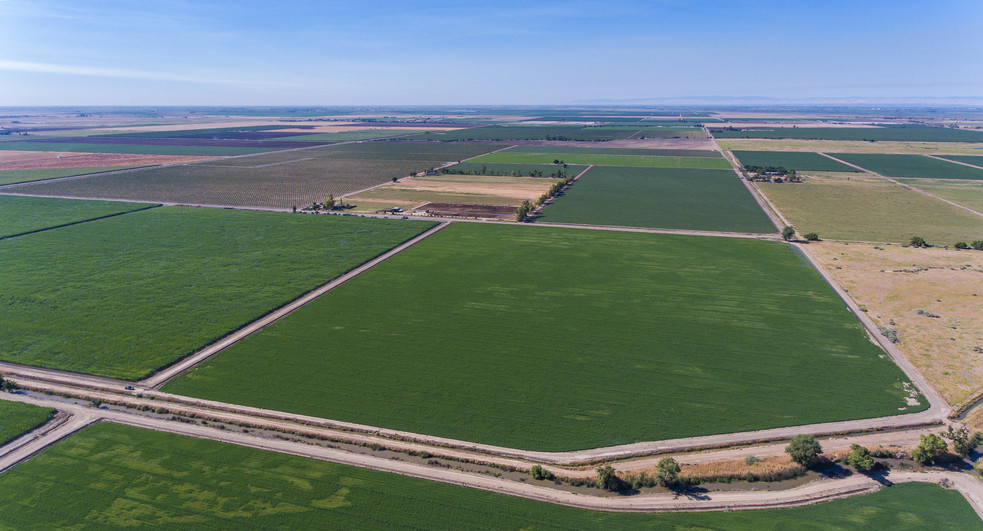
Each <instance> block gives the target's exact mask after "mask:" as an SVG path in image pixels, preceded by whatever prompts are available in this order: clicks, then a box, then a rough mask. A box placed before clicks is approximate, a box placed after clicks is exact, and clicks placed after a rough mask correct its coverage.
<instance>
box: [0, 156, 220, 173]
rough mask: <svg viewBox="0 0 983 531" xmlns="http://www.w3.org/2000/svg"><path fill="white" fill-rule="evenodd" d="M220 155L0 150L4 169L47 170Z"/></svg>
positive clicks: (170, 162) (139, 163) (0, 166)
mask: <svg viewBox="0 0 983 531" xmlns="http://www.w3.org/2000/svg"><path fill="white" fill-rule="evenodd" d="M214 158H217V157H198V156H184V155H135V154H129V153H68V152H58V151H0V170H46V169H54V168H94V167H98V166H150V165H154V164H179V163H182V162H193V161H196V160H208V159H214Z"/></svg>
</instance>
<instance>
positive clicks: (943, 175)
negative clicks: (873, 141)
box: [830, 153, 983, 180]
mask: <svg viewBox="0 0 983 531" xmlns="http://www.w3.org/2000/svg"><path fill="white" fill-rule="evenodd" d="M830 155H831V156H833V157H836V158H838V159H840V160H843V161H846V162H849V163H850V164H856V165H857V166H860V167H862V168H866V169H867V170H869V171H872V172H875V173H879V174H881V175H884V176H886V177H907V178H916V179H917V178H923V179H958V180H983V169H981V168H971V167H969V166H964V165H962V164H956V163H955V162H951V161H948V160H940V159H935V158H932V157H926V156H924V155H895V154H884V153H830Z"/></svg>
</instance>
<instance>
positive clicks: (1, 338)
mask: <svg viewBox="0 0 983 531" xmlns="http://www.w3.org/2000/svg"><path fill="white" fill-rule="evenodd" d="M429 226H430V223H426V222H400V221H395V220H383V219H360V218H344V217H335V216H313V215H301V214H280V213H269V212H255V211H239V210H236V211H232V210H223V209H198V208H184V207H160V208H153V209H150V210H144V211H141V212H135V213H132V214H127V215H125V216H116V217H111V218H106V219H101V220H98V221H92V222H89V223H81V224H77V225H72V226H68V227H63V228H60V229H57V230H51V231H45V232H39V233H35V234H30V235H26V236H21V237H17V238H10V239H6V240H2V241H0V263H3V268H2V269H0V286H3V290H2V292H0V315H3V334H0V359H3V360H4V361H12V362H16V363H24V364H28V365H36V366H41V367H49V368H54V369H62V370H68V371H74V372H84V373H90V374H97V375H101V376H109V377H114V378H126V379H137V378H140V377H143V376H146V375H147V374H149V373H151V372H153V371H154V370H156V369H159V368H162V367H164V366H166V365H168V364H170V363H172V362H174V361H176V360H177V359H179V358H181V357H182V356H185V355H187V354H190V353H191V352H193V351H195V350H197V349H199V348H201V347H203V346H205V345H206V344H208V343H210V342H212V341H214V340H216V339H218V338H220V337H222V336H224V335H226V334H227V333H229V332H231V331H233V330H235V329H237V328H239V327H241V326H243V325H245V324H247V323H249V322H251V321H253V320H255V319H256V318H258V317H260V316H262V315H264V314H266V313H268V312H269V311H271V310H273V309H274V308H277V307H279V306H281V305H283V304H285V303H287V302H289V301H291V300H293V299H294V298H296V297H298V296H300V295H302V294H303V293H305V292H307V291H309V290H311V289H314V288H315V287H317V286H319V285H321V284H323V283H325V282H327V281H328V280H330V279H332V278H334V277H336V276H338V275H339V274H341V273H343V272H345V271H347V270H349V269H351V268H352V267H354V266H356V265H358V264H360V263H362V262H365V261H366V260H368V259H370V258H372V257H374V256H376V255H378V254H380V253H382V252H384V251H385V250H387V249H389V248H391V247H393V246H394V245H396V244H398V243H399V242H401V241H404V240H406V239H408V238H410V237H412V236H414V235H415V234H417V233H419V232H420V231H422V230H424V229H426V228H427V227H429Z"/></svg>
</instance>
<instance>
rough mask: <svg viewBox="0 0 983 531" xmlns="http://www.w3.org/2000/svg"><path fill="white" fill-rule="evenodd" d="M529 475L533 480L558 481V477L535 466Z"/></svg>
mask: <svg viewBox="0 0 983 531" xmlns="http://www.w3.org/2000/svg"><path fill="white" fill-rule="evenodd" d="M529 475H531V476H532V478H533V479H556V476H554V475H553V473H552V472H550V471H549V470H546V469H545V468H543V467H541V466H539V465H533V467H532V468H530V469H529Z"/></svg>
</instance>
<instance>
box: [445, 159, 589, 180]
mask: <svg viewBox="0 0 983 531" xmlns="http://www.w3.org/2000/svg"><path fill="white" fill-rule="evenodd" d="M586 169H587V166H583V165H577V164H567V166H566V168H564V167H562V166H557V165H556V164H482V163H474V162H462V163H461V164H455V165H453V166H450V167H447V168H444V169H443V170H441V173H444V172H447V173H449V174H459V175H475V174H477V175H499V176H510V177H523V176H527V177H528V176H529V174H530V173H531V172H542V175H543V177H549V176H550V175H551V174H556V173H557V172H558V171H560V170H563V171H565V172H566V174H567V175H579V174H580V172H582V171H584V170H586Z"/></svg>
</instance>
